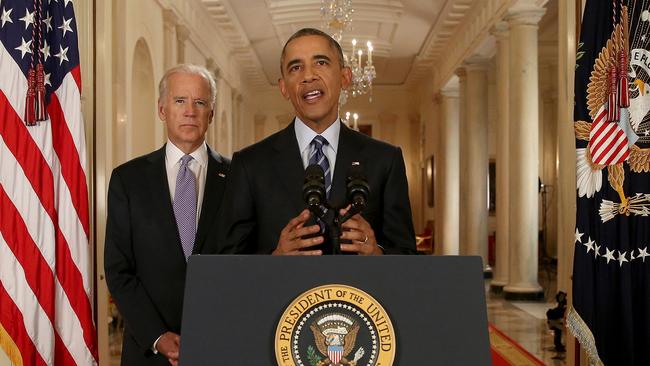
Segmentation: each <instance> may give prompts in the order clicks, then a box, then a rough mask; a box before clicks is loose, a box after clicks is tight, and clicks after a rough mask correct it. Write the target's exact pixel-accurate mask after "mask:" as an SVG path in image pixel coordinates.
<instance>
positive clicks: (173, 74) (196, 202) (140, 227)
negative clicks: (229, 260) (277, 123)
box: [104, 65, 230, 366]
mask: <svg viewBox="0 0 650 366" xmlns="http://www.w3.org/2000/svg"><path fill="white" fill-rule="evenodd" d="M159 89H160V90H159V92H160V97H159V99H158V115H159V116H160V119H161V120H162V121H163V122H164V123H165V125H166V127H167V136H168V138H169V139H168V141H167V144H166V145H165V146H163V147H162V148H161V149H159V150H157V151H154V152H152V153H150V154H148V155H145V156H141V157H139V158H136V159H133V160H131V161H129V162H127V163H125V164H123V165H121V166H119V167H117V168H115V170H113V175H112V176H111V181H110V184H109V188H108V220H107V224H106V247H105V255H104V267H105V271H106V282H107V284H108V288H109V290H110V292H111V294H112V296H113V298H114V299H115V302H116V303H117V307H118V309H119V310H120V312H121V313H122V315H123V316H124V319H125V324H126V326H125V330H124V342H123V348H122V365H125V366H130V365H138V366H140V365H169V364H170V363H171V364H172V365H176V364H177V363H178V356H179V346H180V328H181V315H182V306H183V292H184V288H185V271H186V267H187V265H186V262H187V259H188V257H189V256H190V255H191V254H198V253H216V252H217V249H216V247H212V246H213V245H215V244H216V243H217V241H216V240H215V238H212V237H211V235H214V234H215V233H211V234H210V235H208V232H209V231H210V230H209V229H211V228H212V227H213V226H214V223H215V220H216V216H217V211H218V208H219V206H220V204H221V198H222V196H223V191H224V187H225V182H224V181H225V177H226V173H227V171H228V166H229V163H230V162H229V161H228V160H227V159H225V158H223V157H221V156H220V155H219V154H217V153H216V152H213V151H211V150H210V149H209V148H208V146H207V145H206V143H205V133H206V131H207V129H208V125H209V124H210V123H211V122H212V117H213V115H214V102H215V100H216V92H217V90H216V84H215V81H214V78H213V77H212V75H211V74H210V73H209V72H208V70H206V69H205V68H203V67H200V66H195V65H179V66H176V67H173V68H172V69H170V70H168V71H167V72H166V73H165V75H164V76H163V78H162V80H161V81H160V86H159ZM133 123H142V121H134V122H133Z"/></svg>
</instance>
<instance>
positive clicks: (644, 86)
mask: <svg viewBox="0 0 650 366" xmlns="http://www.w3.org/2000/svg"><path fill="white" fill-rule="evenodd" d="M636 37H637V35H633V39H632V42H631V43H632V44H633V45H636V44H639V43H640V44H643V42H641V40H645V35H641V34H639V35H638V38H639V40H637V39H636ZM642 37H643V38H642ZM629 45H630V34H629V16H628V8H627V6H623V7H622V9H621V21H620V22H619V23H618V24H616V26H615V27H614V30H613V31H612V34H611V37H610V39H609V40H607V43H606V44H605V46H604V47H603V48H602V50H601V51H600V53H599V55H598V58H597V59H596V60H595V62H594V66H593V69H592V71H591V77H590V78H589V84H588V86H587V107H588V110H589V115H590V117H591V119H592V121H593V122H588V121H576V122H575V125H574V128H575V133H576V139H578V140H582V141H587V142H588V146H587V147H586V148H578V149H577V151H576V152H577V189H578V195H579V197H585V196H586V197H587V198H590V197H593V195H594V194H595V193H596V192H599V191H600V189H601V188H602V180H603V177H602V170H603V169H605V167H606V168H607V172H608V175H607V180H608V182H609V184H610V186H611V187H612V189H614V190H615V191H616V192H617V193H618V196H619V199H620V202H613V201H610V200H607V199H603V201H602V203H601V206H600V210H599V212H600V216H601V221H602V222H606V221H609V220H611V219H613V218H614V217H615V216H616V215H626V216H629V215H643V216H647V215H648V214H649V213H650V211H649V209H650V194H647V193H636V194H634V195H631V196H627V195H626V193H625V190H624V188H623V183H624V181H625V169H624V165H625V164H627V165H628V166H629V170H630V171H631V172H632V173H647V172H650V149H648V148H641V147H640V146H639V145H640V144H641V145H645V144H647V143H649V142H650V136H648V134H649V133H648V131H649V130H650V114H649V112H650V85H648V83H650V80H649V79H650V52H648V51H646V50H645V49H643V48H639V49H633V50H632V51H630V47H629ZM628 60H629V61H628ZM641 132H645V133H644V134H640V133H641ZM639 134H640V135H639Z"/></svg>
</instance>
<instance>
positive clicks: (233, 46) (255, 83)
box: [201, 0, 269, 88]
mask: <svg viewBox="0 0 650 366" xmlns="http://www.w3.org/2000/svg"><path fill="white" fill-rule="evenodd" d="M201 2H202V3H203V5H204V6H205V8H206V10H207V14H208V15H209V16H210V18H212V20H213V22H212V23H213V24H214V25H215V26H216V27H217V30H218V31H219V36H220V37H221V38H222V39H223V40H224V42H225V43H226V45H227V48H228V49H229V50H230V56H231V57H233V58H234V59H235V60H236V63H237V65H238V67H239V68H240V69H241V70H242V73H243V75H244V78H245V80H246V81H247V83H248V84H249V86H251V87H252V88H268V87H269V83H268V81H267V79H266V76H265V75H264V72H263V68H262V64H261V62H260V60H259V58H258V57H257V55H256V54H255V52H254V51H253V48H252V47H251V45H250V41H249V40H248V37H247V36H246V32H244V29H243V28H242V26H241V24H240V23H239V21H238V20H237V16H236V14H235V13H234V11H233V10H232V8H231V7H230V4H229V3H228V1H223V0H201Z"/></svg>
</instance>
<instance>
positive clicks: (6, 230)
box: [0, 150, 54, 323]
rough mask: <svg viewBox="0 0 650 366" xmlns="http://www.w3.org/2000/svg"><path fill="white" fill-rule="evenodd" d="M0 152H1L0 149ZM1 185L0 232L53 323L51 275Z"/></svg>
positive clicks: (52, 278)
mask: <svg viewBox="0 0 650 366" xmlns="http://www.w3.org/2000/svg"><path fill="white" fill-rule="evenodd" d="M0 151H2V150H0ZM2 183H3V184H0V232H1V233H2V235H3V236H4V237H5V241H6V242H7V246H8V247H9V249H11V251H12V252H13V254H14V256H15V257H16V260H17V261H18V263H20V265H21V266H22V267H23V268H24V269H25V277H26V280H27V283H29V287H31V289H32V291H34V294H36V297H37V298H38V302H39V303H40V304H41V307H43V310H44V311H45V313H46V314H47V317H48V318H49V319H50V321H51V322H52V323H54V276H53V275H52V269H51V267H50V266H49V265H48V264H47V262H46V261H45V258H43V256H42V255H41V252H40V250H39V248H38V247H37V245H36V243H35V242H34V240H32V236H31V235H30V233H29V232H28V231H27V227H26V225H25V222H24V221H23V219H22V217H21V216H20V214H19V212H18V210H17V209H16V206H14V204H13V202H12V201H11V200H10V199H9V197H8V196H7V194H6V192H5V190H4V182H2Z"/></svg>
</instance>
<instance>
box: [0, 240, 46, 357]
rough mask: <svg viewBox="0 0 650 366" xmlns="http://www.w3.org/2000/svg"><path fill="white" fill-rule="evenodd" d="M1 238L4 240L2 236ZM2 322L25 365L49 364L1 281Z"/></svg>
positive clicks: (0, 320) (0, 308)
mask: <svg viewBox="0 0 650 366" xmlns="http://www.w3.org/2000/svg"><path fill="white" fill-rule="evenodd" d="M0 240H2V239H1V238H0ZM0 323H2V326H3V328H4V329H5V330H6V331H7V333H8V334H9V335H10V336H11V339H12V340H13V341H14V343H15V344H16V347H17V348H18V350H19V351H20V352H21V357H22V361H23V365H38V366H40V365H44V366H45V365H47V364H46V363H45V361H44V360H43V358H42V357H41V355H40V353H38V352H37V351H36V347H35V346H34V342H32V340H31V338H29V335H28V334H27V330H26V329H25V325H24V321H23V314H22V312H21V311H20V309H18V307H17V306H16V304H15V303H14V302H13V300H11V297H10V296H9V294H8V293H7V291H6V289H5V288H4V286H3V282H2V281H0Z"/></svg>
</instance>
